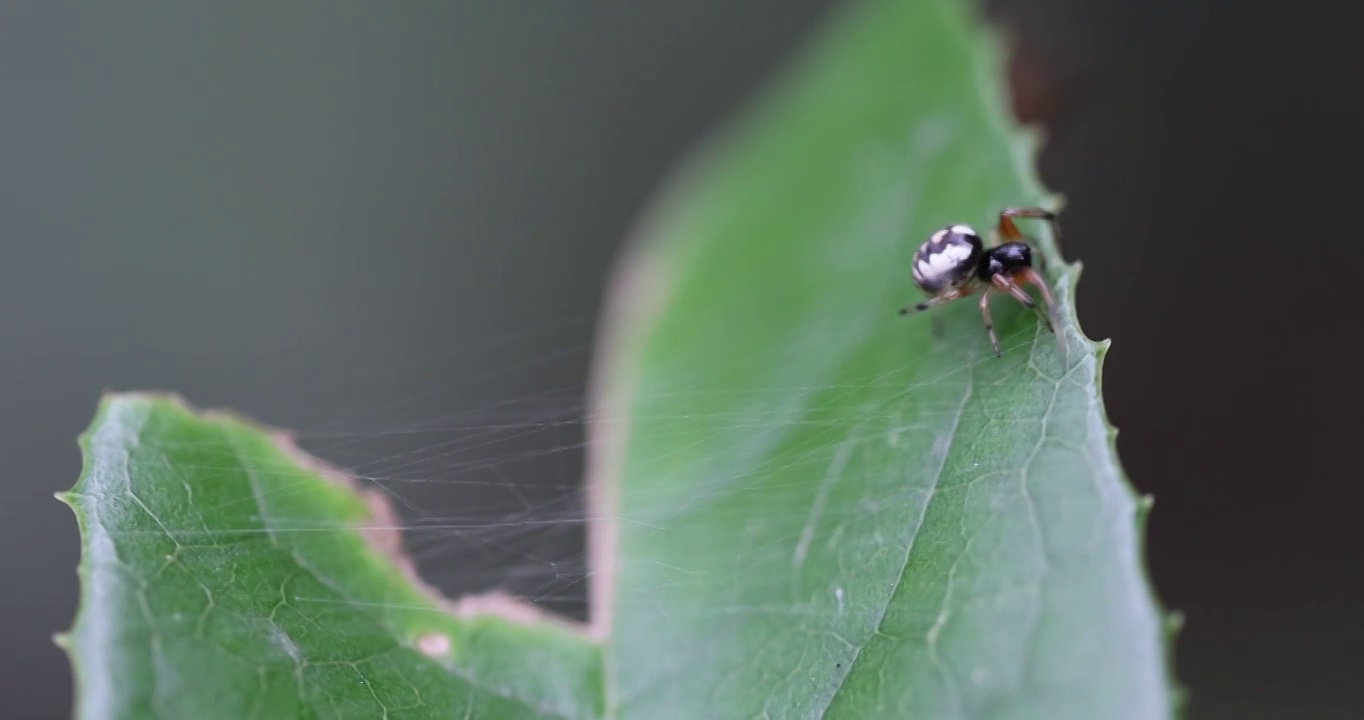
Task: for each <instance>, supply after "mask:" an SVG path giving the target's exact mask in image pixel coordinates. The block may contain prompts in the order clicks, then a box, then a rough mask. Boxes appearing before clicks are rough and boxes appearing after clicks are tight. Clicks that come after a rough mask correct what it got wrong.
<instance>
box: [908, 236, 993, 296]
mask: <svg viewBox="0 0 1364 720" xmlns="http://www.w3.org/2000/svg"><path fill="white" fill-rule="evenodd" d="M981 247H982V246H981V242H980V236H979V235H977V234H976V231H975V230H973V229H971V227H969V226H967V225H951V226H949V227H945V228H943V229H941V230H939V231H937V232H935V233H933V236H932V237H930V238H929V239H928V240H927V241H925V242H924V244H923V245H920V246H919V249H918V250H916V251H915V252H914V259H913V261H912V263H913V267H912V268H911V270H910V273H911V275H913V277H914V284H915V285H918V286H919V289H920V290H922V291H924V293H925V294H927V295H930V296H932V295H938V294H939V293H942V292H944V291H946V290H950V289H952V288H957V287H960V286H962V285H963V284H965V283H967V282H969V281H970V280H971V278H972V277H973V276H974V275H975V274H976V273H977V265H979V263H980V257H981V253H982V252H983V251H982V249H981Z"/></svg>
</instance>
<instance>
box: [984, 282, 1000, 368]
mask: <svg viewBox="0 0 1364 720" xmlns="http://www.w3.org/2000/svg"><path fill="white" fill-rule="evenodd" d="M980 315H981V317H983V318H985V332H987V333H990V345H991V346H992V347H994V349H995V357H1004V353H1003V352H1001V351H1000V349H999V337H998V336H996V335H995V321H994V320H991V319H990V293H988V292H987V293H981V296H980Z"/></svg>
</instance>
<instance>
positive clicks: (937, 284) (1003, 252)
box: [900, 207, 1065, 357]
mask: <svg viewBox="0 0 1364 720" xmlns="http://www.w3.org/2000/svg"><path fill="white" fill-rule="evenodd" d="M1014 218H1040V219H1043V220H1046V221H1048V222H1049V223H1051V231H1052V237H1053V238H1054V239H1055V240H1056V241H1057V242H1060V240H1061V226H1060V224H1059V223H1057V221H1056V213H1053V212H1051V211H1050V210H1043V209H1042V208H1033V207H1019V208H1005V209H1004V210H1002V211H1000V213H999V226H998V229H997V230H996V232H995V233H993V234H992V239H993V241H994V243H998V241H999V239H1000V237H1003V239H1004V240H1005V242H1004V243H1003V244H993V243H992V244H993V247H990V248H988V249H987V248H985V247H984V246H983V244H982V243H981V241H980V236H979V235H977V234H976V231H975V230H973V229H972V228H971V226H969V225H961V224H957V225H949V226H947V227H945V228H943V229H941V230H939V231H937V232H935V233H933V236H932V237H930V238H929V239H928V241H927V242H925V243H924V244H923V245H920V246H919V249H918V250H916V251H915V252H914V260H913V263H914V265H913V268H912V269H911V273H912V274H913V276H914V284H915V285H918V286H919V289H920V290H922V291H923V293H924V294H925V295H927V296H928V299H927V300H924V301H923V302H921V303H919V304H917V305H910V306H908V307H905V308H903V309H901V310H900V314H901V315H908V314H909V313H910V312H913V311H923V310H928V309H929V308H932V307H936V306H938V305H942V304H944V303H948V302H951V301H953V300H957V299H960V298H964V297H968V296H970V295H971V294H973V293H975V292H976V290H984V292H983V293H982V294H981V296H980V314H981V316H982V317H984V318H985V330H986V332H988V333H990V345H992V346H994V349H995V357H1003V356H1004V354H1003V353H1002V352H1000V349H999V338H998V337H996V336H995V325H994V322H993V321H992V320H991V319H990V292H989V291H990V290H996V291H998V292H1002V293H1007V294H1009V295H1012V296H1013V297H1014V299H1016V300H1018V301H1019V302H1020V303H1023V305H1024V306H1025V307H1027V308H1028V309H1030V310H1033V311H1034V312H1036V313H1037V315H1038V317H1039V318H1041V320H1042V322H1044V323H1046V325H1047V330H1050V331H1051V333H1052V334H1053V335H1055V334H1056V326H1055V325H1054V324H1053V323H1052V318H1053V317H1054V316H1055V314H1056V309H1055V306H1054V304H1053V302H1052V297H1051V290H1049V289H1048V288H1047V282H1046V280H1044V279H1043V278H1042V276H1041V275H1039V274H1038V273H1037V271H1036V270H1034V269H1033V267H1032V248H1031V247H1029V246H1028V244H1027V243H1026V242H1024V241H1023V233H1021V232H1019V231H1018V226H1017V225H1015V224H1014V221H1013V219H1014ZM1028 284H1032V285H1036V286H1037V287H1038V288H1039V289H1041V291H1042V297H1043V299H1044V300H1045V301H1046V304H1047V309H1046V311H1045V312H1044V311H1043V310H1042V308H1040V307H1038V306H1037V303H1035V302H1033V299H1032V298H1031V297H1029V296H1028V294H1027V293H1026V292H1024V291H1023V288H1022V286H1023V285H1028ZM1056 345H1057V349H1058V350H1059V351H1060V352H1063V353H1064V352H1065V345H1064V344H1063V340H1062V339H1061V336H1060V335H1057V336H1056Z"/></svg>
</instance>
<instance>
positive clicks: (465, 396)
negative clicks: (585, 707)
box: [241, 309, 1035, 621]
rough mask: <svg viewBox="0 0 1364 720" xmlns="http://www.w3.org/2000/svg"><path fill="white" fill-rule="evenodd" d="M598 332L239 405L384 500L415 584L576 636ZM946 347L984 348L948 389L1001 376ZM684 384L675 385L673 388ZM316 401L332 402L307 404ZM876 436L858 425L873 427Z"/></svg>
mask: <svg viewBox="0 0 1364 720" xmlns="http://www.w3.org/2000/svg"><path fill="white" fill-rule="evenodd" d="M892 310H893V309H892ZM962 319H965V318H964V317H963V318H962ZM595 321H596V318H595V316H593V315H590V314H584V315H578V316H569V317H565V318H561V319H556V320H549V321H547V322H543V323H541V324H538V325H536V326H534V327H530V328H526V329H523V330H519V331H512V332H508V333H504V334H501V335H497V336H494V337H491V338H488V339H485V340H483V341H481V342H479V343H476V344H472V345H463V346H460V347H456V348H452V349H450V350H447V351H441V352H436V353H433V354H428V355H425V356H422V357H418V358H415V359H413V360H411V361H408V362H406V363H402V364H401V365H400V366H398V367H394V368H384V369H382V370H380V369H374V370H372V371H368V372H360V373H352V374H345V373H341V374H338V375H332V376H328V375H327V374H325V373H323V374H320V375H319V376H316V377H313V378H310V379H307V380H303V381H301V382H300V383H299V384H298V385H297V386H296V388H295V390H294V392H293V393H291V394H290V395H288V396H285V397H271V398H254V399H253V398H245V399H244V400H243V402H242V403H241V407H242V409H243V410H244V411H245V412H248V413H249V414H251V415H254V416H255V417H257V418H259V419H261V420H263V421H264V422H266V423H268V424H271V425H274V426H277V427H283V428H286V429H288V430H289V431H290V432H291V434H292V435H293V436H294V438H295V439H296V440H297V442H298V444H299V445H300V446H301V447H302V448H303V449H305V450H307V451H309V452H311V453H313V454H314V455H316V456H318V457H319V458H321V459H323V460H325V461H327V462H328V463H330V464H332V465H334V466H336V467H338V468H340V469H341V470H343V471H346V472H347V473H349V474H351V475H352V476H353V477H355V478H356V479H358V480H360V481H361V482H362V483H364V484H365V485H367V486H369V487H371V488H374V489H377V490H379V491H381V492H382V493H383V494H384V496H386V497H387V498H388V500H389V501H390V504H391V505H392V506H393V508H394V510H395V511H396V516H397V517H398V518H400V522H401V528H400V529H401V531H402V535H403V540H404V544H405V549H406V552H407V554H408V556H409V557H411V558H412V559H413V561H414V562H415V563H416V565H417V568H418V570H419V572H420V574H421V576H422V577H423V579H424V580H425V581H427V582H428V583H430V584H431V585H433V586H435V587H436V588H438V589H440V590H441V591H442V592H443V593H444V594H445V595H446V596H448V597H452V598H456V597H460V596H464V595H467V594H472V593H479V592H484V591H489V590H496V591H503V592H507V593H510V594H512V595H515V596H518V597H521V598H523V599H525V600H527V601H529V602H530V603H532V604H534V605H536V606H539V607H541V608H543V609H545V610H548V611H551V612H554V613H557V614H560V615H564V616H567V617H569V618H572V619H575V620H579V621H584V620H586V619H587V617H588V610H589V608H588V595H589V593H588V583H587V579H588V578H589V577H590V574H591V572H592V568H591V567H589V564H588V556H587V553H586V551H585V539H586V533H587V526H588V523H589V522H591V521H592V520H593V518H592V517H590V516H589V512H590V509H589V508H588V507H587V502H586V498H585V495H584V493H583V478H584V456H585V451H586V448H587V446H586V438H587V437H588V435H587V427H586V425H587V423H590V422H594V421H597V420H598V419H597V418H594V417H592V415H591V412H590V411H589V409H588V398H587V391H588V387H587V381H586V378H587V375H588V372H589V366H590V363H591V362H592V361H593V354H594V352H595V350H596V348H595V346H594V344H593V341H592V335H593V333H594V332H595V330H596V328H595ZM917 321H918V322H928V321H929V319H928V318H926V317H922V316H921V317H920V318H919V319H918V320H917ZM905 322H914V320H904V319H897V318H895V317H894V314H893V312H888V313H887V318H886V324H887V331H888V332H889V331H894V329H895V328H896V327H903V323H905ZM944 332H945V333H946V335H945V336H944V337H943V338H941V342H944V343H948V344H950V345H953V346H959V347H961V348H962V350H963V352H966V351H967V350H966V348H967V347H970V346H973V345H975V344H979V345H980V347H974V351H977V352H976V354H977V355H978V357H974V358H972V359H970V360H969V361H967V362H964V363H963V364H962V365H960V366H959V367H958V368H957V369H956V370H955V371H954V373H957V372H959V373H969V371H970V369H971V368H972V367H973V366H974V365H976V364H980V363H985V362H990V361H994V360H995V359H994V357H993V354H992V353H989V352H984V350H988V348H986V347H985V345H984V340H983V338H984V335H983V332H982V330H981V328H980V327H979V326H978V325H973V324H969V323H964V322H952V323H947V324H946V329H945V331H944ZM1034 333H1035V328H1031V327H1029V326H1028V325H1027V324H1016V331H1015V332H1014V333H1013V334H1012V335H1011V336H1001V343H1002V345H1003V346H1004V347H1005V352H1006V353H1007V352H1009V351H1010V350H1013V351H1018V350H1020V349H1021V348H1023V347H1024V346H1025V345H1027V344H1028V343H1030V342H1032V339H1033V337H1034ZM977 336H979V337H977ZM976 341H979V342H976ZM712 362H713V361H712ZM793 362H798V361H794V360H793ZM730 363H731V364H732V365H733V366H734V367H738V366H741V365H744V364H745V363H746V361H745V359H744V358H741V357H739V358H734V359H733V360H731V361H730ZM452 368H457V369H458V370H452ZM771 371H772V372H771V376H772V377H774V378H780V377H781V376H782V375H783V368H781V367H773V368H771ZM689 380H690V379H689V378H685V377H680V378H677V382H678V384H679V385H686V384H687V383H688V381H689ZM938 380H940V379H938V378H929V379H925V380H922V381H920V382H919V383H917V384H911V385H909V386H904V387H901V388H899V392H898V393H897V394H898V395H899V396H900V397H901V398H909V397H913V396H914V395H915V394H916V393H918V392H919V391H920V390H922V389H924V388H927V387H930V386H933V385H934V384H936V383H937V382H938ZM879 382H882V381H881V380H880V379H879V378H878V377H870V376H869V377H867V378H865V383H864V384H861V385H859V384H852V385H838V386H834V385H829V386H818V387H793V386H786V385H782V384H772V385H769V386H763V387H748V388H743V389H739V390H735V391H734V394H735V395H743V396H745V401H744V402H743V403H742V404H741V406H742V407H743V408H745V409H744V410H742V411H741V413H736V414H734V415H732V416H726V417H719V418H712V420H714V421H715V423H716V425H717V426H719V427H731V428H750V429H752V428H758V429H762V428H770V429H772V430H774V431H777V430H780V429H782V426H783V424H784V423H787V422H789V420H788V419H786V414H785V413H784V412H783V408H785V406H786V404H787V403H788V402H789V398H790V397H791V396H792V395H794V394H804V393H810V392H819V391H835V392H838V391H850V390H856V389H859V388H864V387H870V386H873V385H876V384H877V383H879ZM660 392H662V393H664V394H666V393H668V392H669V390H668V388H663V389H662V390H661V391H660ZM319 395H325V396H326V397H328V398H329V400H328V401H327V402H325V403H321V404H319V403H317V402H316V401H315V400H313V399H311V398H313V397H316V396H319ZM303 398H308V399H306V400H304V399H303ZM755 408H757V409H756V410H755ZM764 408H766V409H765V410H764ZM924 410H925V411H926V412H928V413H930V415H933V414H939V415H942V416H943V417H950V416H952V415H953V414H954V413H956V412H958V410H959V408H958V407H957V406H956V405H955V403H946V404H943V406H942V407H940V408H933V407H929V408H924ZM691 419H694V418H685V417H679V418H673V420H679V421H686V420H691ZM650 420H652V421H661V422H664V423H667V422H668V421H669V420H670V419H669V418H650ZM886 420H887V418H884V417H873V416H868V417H866V418H863V421H864V422H866V423H871V424H884V422H885V421H886ZM842 442H843V440H842V438H841V437H840V436H838V435H836V434H835V435H831V436H830V437H829V439H828V440H827V442H825V443H824V445H823V446H814V447H809V448H806V450H807V451H808V452H809V454H811V455H815V456H823V455H825V454H827V452H829V451H830V450H831V449H832V448H833V447H834V446H837V445H839V444H840V443H842ZM729 490H730V489H729V488H727V487H725V486H723V485H720V486H715V487H697V488H692V489H689V490H688V491H687V493H688V496H689V497H688V504H689V505H691V506H693V507H704V506H706V505H708V504H709V503H711V502H712V501H713V500H715V499H717V498H719V497H721V496H722V495H723V494H724V493H726V492H729ZM660 502H662V503H666V502H671V501H668V500H663V499H660ZM658 509H659V510H660V512H658V513H654V512H647V508H646V513H645V514H647V515H650V516H655V517H656V516H660V515H666V514H667V513H666V512H665V510H666V508H663V507H660V508H658ZM817 510H818V508H815V509H812V512H815V511H817ZM612 520H616V519H612ZM295 529H296V530H298V531H307V530H310V528H304V527H299V528H295ZM312 530H315V531H324V532H325V531H327V530H328V529H327V528H312ZM807 534H808V533H807ZM809 542H810V538H809V537H806V536H805V535H802V538H801V543H800V545H798V546H797V547H794V548H792V549H791V553H794V554H795V556H799V555H800V554H801V552H802V547H803V546H808V544H809ZM300 599H301V600H306V598H300Z"/></svg>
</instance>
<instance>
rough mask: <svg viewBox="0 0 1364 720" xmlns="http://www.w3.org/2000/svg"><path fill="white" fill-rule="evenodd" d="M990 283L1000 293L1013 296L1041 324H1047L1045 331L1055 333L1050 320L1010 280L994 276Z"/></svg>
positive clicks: (1002, 276)
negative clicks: (1034, 315) (1032, 313)
mask: <svg viewBox="0 0 1364 720" xmlns="http://www.w3.org/2000/svg"><path fill="white" fill-rule="evenodd" d="M990 282H991V283H993V284H994V286H995V287H996V288H998V289H999V291H1000V292H1005V293H1008V294H1010V295H1012V296H1014V299H1015V300H1017V301H1019V302H1021V303H1023V305H1024V307H1026V308H1028V309H1029V310H1032V311H1033V312H1035V313H1037V316H1038V317H1040V318H1042V322H1044V323H1046V324H1047V329H1048V330H1050V331H1052V332H1056V328H1054V327H1052V324H1051V318H1050V317H1047V313H1046V312H1044V311H1043V310H1042V308H1039V307H1037V303H1035V302H1033V299H1032V298H1030V297H1028V294H1027V293H1025V292H1023V288H1021V287H1019V286H1018V285H1017V284H1016V283H1015V282H1014V281H1013V280H1010V279H1009V278H1007V277H1005V276H1004V275H996V276H994V277H992V278H990Z"/></svg>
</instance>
